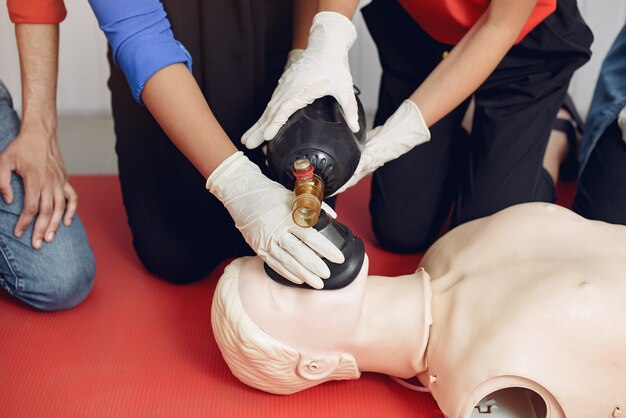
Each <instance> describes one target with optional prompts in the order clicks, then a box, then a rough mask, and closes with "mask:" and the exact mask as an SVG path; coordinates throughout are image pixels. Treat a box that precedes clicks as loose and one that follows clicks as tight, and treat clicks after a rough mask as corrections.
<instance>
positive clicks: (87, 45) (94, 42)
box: [0, 0, 626, 116]
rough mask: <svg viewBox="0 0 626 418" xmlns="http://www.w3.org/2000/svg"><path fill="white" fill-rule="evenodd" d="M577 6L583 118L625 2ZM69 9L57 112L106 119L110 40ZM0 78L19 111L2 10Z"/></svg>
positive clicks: (80, 4) (363, 70) (374, 72)
mask: <svg viewBox="0 0 626 418" xmlns="http://www.w3.org/2000/svg"><path fill="white" fill-rule="evenodd" d="M3 3H4V2H3ZM361 3H362V4H366V3H368V1H367V0H365V1H362V2H361ZM579 5H580V9H581V12H582V13H583V16H585V18H586V19H587V22H588V23H589V25H590V26H591V28H592V30H593V31H594V34H595V38H596V41H595V42H594V44H593V47H592V49H593V52H594V55H593V58H592V60H591V61H590V62H589V63H588V64H587V65H585V66H584V67H583V68H582V69H581V70H580V71H579V72H578V73H577V74H576V76H575V78H574V80H573V82H572V86H571V92H572V94H573V96H574V99H575V100H576V103H577V104H578V106H579V108H580V110H581V111H582V112H583V113H585V112H586V110H587V108H588V105H589V102H590V100H591V94H592V93H593V88H594V85H595V80H596V78H597V74H598V70H599V67H600V63H601V61H602V58H603V57H604V55H605V54H606V51H607V50H608V48H609V46H610V43H611V42H612V40H613V38H614V37H615V35H616V34H617V32H618V31H619V29H620V28H621V26H622V25H623V24H624V22H625V21H626V1H624V0H579ZM66 6H67V9H68V17H67V19H66V21H65V22H64V23H63V24H62V26H61V56H60V75H59V113H60V115H61V116H63V115H94V114H98V115H99V114H108V113H110V109H109V93H108V89H107V87H106V79H107V77H108V65H107V63H106V59H105V53H106V41H105V39H104V36H103V35H102V34H101V32H100V30H99V29H98V27H97V23H96V20H95V18H94V16H93V13H92V12H91V10H90V9H89V5H88V3H87V1H86V0H66ZM390 24H392V22H390ZM355 25H356V26H357V30H358V32H359V39H358V41H357V42H356V44H355V46H354V47H353V50H352V51H351V64H352V67H353V70H352V71H353V75H354V78H355V83H356V84H357V85H358V86H360V87H361V89H362V91H363V96H362V99H363V102H364V104H365V106H366V109H367V111H368V112H369V113H372V112H373V111H374V110H375V108H376V98H377V90H378V82H379V77H380V67H379V64H378V58H377V55H376V50H375V48H374V45H373V43H372V41H371V39H370V37H369V33H368V32H367V29H366V28H365V25H364V23H363V21H362V18H361V15H360V14H357V16H356V17H355ZM0 78H2V79H3V80H4V82H5V83H6V84H7V85H8V87H9V89H10V90H11V91H12V93H13V95H14V99H15V102H16V105H17V106H18V107H19V103H20V95H19V67H18V61H17V51H16V49H15V41H14V35H13V25H12V24H11V23H10V22H9V20H8V16H7V13H6V8H5V7H3V6H1V7H0Z"/></svg>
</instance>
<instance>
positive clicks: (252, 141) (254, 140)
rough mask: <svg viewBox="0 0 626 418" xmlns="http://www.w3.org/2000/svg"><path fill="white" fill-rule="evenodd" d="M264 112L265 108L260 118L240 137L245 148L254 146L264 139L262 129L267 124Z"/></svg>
mask: <svg viewBox="0 0 626 418" xmlns="http://www.w3.org/2000/svg"><path fill="white" fill-rule="evenodd" d="M266 112H267V110H266V111H265V112H264V113H263V115H262V116H261V118H260V119H259V120H258V121H257V122H256V123H255V124H254V125H252V127H251V128H250V129H248V130H247V131H246V132H245V133H244V134H243V136H242V137H241V143H242V144H243V145H245V146H246V148H248V149H253V148H256V147H258V146H259V145H261V144H262V143H263V142H264V141H265V140H264V139H263V131H264V130H265V125H266V124H267V121H266V119H267V118H266V116H265V113H266Z"/></svg>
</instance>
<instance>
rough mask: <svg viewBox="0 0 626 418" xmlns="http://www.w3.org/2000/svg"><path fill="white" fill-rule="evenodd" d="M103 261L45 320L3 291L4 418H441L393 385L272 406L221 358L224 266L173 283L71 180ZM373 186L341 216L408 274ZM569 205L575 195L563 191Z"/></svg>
mask: <svg viewBox="0 0 626 418" xmlns="http://www.w3.org/2000/svg"><path fill="white" fill-rule="evenodd" d="M72 183H73V185H74V186H75V188H76V190H77V192H78V194H79V196H80V215H81V217H82V220H83V222H84V224H85V227H86V228H87V232H88V235H89V238H90V241H91V245H92V246H93V249H94V251H95V254H96V262H97V276H96V282H95V285H94V289H93V291H92V292H91V294H90V295H89V296H88V297H87V299H86V300H85V301H84V302H83V303H82V304H81V305H80V306H78V307H77V308H75V309H72V310H69V311H65V312H56V313H41V312H37V311H35V310H33V309H31V308H28V307H26V306H24V305H23V304H20V303H19V302H16V301H14V300H13V299H11V298H9V297H8V296H7V295H6V293H5V292H2V291H0V312H1V313H0V417H11V418H19V417H63V418H70V417H103V418H104V417H159V416H162V417H329V418H332V417H384V416H389V417H394V418H401V417H412V418H420V417H422V418H430V417H442V414H441V412H440V411H439V410H438V408H437V405H436V404H435V402H434V401H433V399H432V398H431V397H430V395H428V394H423V393H417V392H413V391H410V390H407V389H405V388H402V387H400V386H399V385H398V384H396V383H394V382H393V381H391V380H390V379H389V378H388V377H386V376H382V375H375V374H365V375H364V376H363V377H362V378H361V379H359V380H356V381H347V382H331V383H327V384H323V385H321V386H318V387H316V388H313V389H311V390H308V391H305V392H302V393H299V394H295V395H292V396H275V395H269V394H266V393H263V392H259V391H257V390H254V389H251V388H249V387H246V386H245V385H243V384H242V383H240V382H239V381H238V380H237V379H235V378H234V377H233V376H232V375H231V373H230V371H229V370H228V368H227V367H226V364H225V363H224V361H223V360H222V357H221V355H220V353H219V350H218V349H217V346H216V344H215V342H214V340H213V335H212V333H211V325H210V304H211V298H212V296H213V291H214V289H215V284H216V281H217V279H218V278H219V276H220V274H221V273H222V270H223V268H224V264H225V263H224V264H222V265H221V266H220V267H219V268H218V269H217V270H216V271H214V272H213V273H212V274H211V275H210V276H209V277H208V278H207V279H206V280H203V281H201V282H199V283H195V284H192V285H187V286H174V285H170V284H168V283H166V282H164V281H163V280H160V279H158V278H156V277H154V276H152V275H150V274H149V273H147V272H146V271H145V270H144V269H143V267H142V266H141V264H140V263H139V260H138V259H137V257H136V256H135V254H134V252H133V249H132V246H131V236H130V231H129V229H128V227H127V224H126V215H125V213H124V209H123V207H122V201H121V194H120V188H119V183H118V180H117V178H116V177H112V176H84V177H74V178H73V179H72ZM369 187H370V181H369V179H366V180H365V181H362V182H361V183H360V184H359V185H357V186H356V187H354V188H352V189H350V190H348V191H347V192H346V193H345V194H344V195H343V196H342V197H341V198H340V199H339V203H338V208H337V211H338V213H339V215H340V218H341V220H342V221H343V222H345V223H346V224H348V225H349V226H350V227H351V228H352V230H353V232H354V233H355V234H356V235H357V236H360V237H361V238H363V240H364V241H365V243H366V249H367V252H368V254H369V257H370V266H371V267H370V272H371V273H372V274H384V275H390V276H393V275H399V274H407V273H411V272H413V271H414V270H415V267H416V266H417V264H418V262H419V259H420V255H397V254H391V253H388V252H385V251H383V250H381V249H380V248H378V247H377V246H376V244H375V243H374V239H373V235H372V232H371V229H370V226H369V213H368V209H367V208H368V196H369ZM559 191H560V192H561V195H562V200H561V202H560V203H561V204H564V205H566V206H569V203H570V202H571V198H572V195H573V191H574V188H573V186H566V187H565V188H563V187H561V188H560V189H559Z"/></svg>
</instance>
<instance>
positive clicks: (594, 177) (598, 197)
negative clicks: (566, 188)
mask: <svg viewBox="0 0 626 418" xmlns="http://www.w3.org/2000/svg"><path fill="white" fill-rule="evenodd" d="M625 106H626V25H624V27H623V28H622V30H621V32H620V33H619V35H618V36H617V38H616V39H615V42H614V43H613V46H611V49H610V50H609V53H608V54H607V56H606V58H605V59H604V62H603V63H602V70H601V71H600V76H599V77H598V83H597V84H596V89H595V92H594V95H593V100H592V101H591V107H590V108H589V114H588V115H587V121H586V122H585V133H584V135H583V139H582V144H581V152H580V157H579V158H580V173H579V177H578V188H577V191H576V197H575V198H574V206H573V209H574V211H576V212H578V213H579V214H580V215H582V216H584V217H585V218H589V219H595V220H600V221H605V222H609V223H614V224H622V225H626V144H625V143H624V141H623V139H622V132H621V131H620V129H619V126H618V124H617V118H618V115H619V113H620V111H621V110H622V109H623V108H624V107H625Z"/></svg>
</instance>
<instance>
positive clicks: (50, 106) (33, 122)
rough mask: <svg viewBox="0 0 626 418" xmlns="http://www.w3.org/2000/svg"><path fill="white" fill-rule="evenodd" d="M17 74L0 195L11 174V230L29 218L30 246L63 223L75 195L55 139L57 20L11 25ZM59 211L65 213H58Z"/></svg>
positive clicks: (7, 194)
mask: <svg viewBox="0 0 626 418" xmlns="http://www.w3.org/2000/svg"><path fill="white" fill-rule="evenodd" d="M15 35H16V39H17V47H18V51H19V56H20V69H21V78H22V107H23V117H22V123H21V125H20V131H19V134H18V136H17V137H16V138H15V140H13V141H12V142H11V144H9V146H8V147H7V148H6V149H5V150H4V151H3V152H2V154H0V193H2V196H3V198H4V200H5V201H6V202H7V203H9V204H10V203H12V201H13V190H12V188H11V173H12V172H16V173H17V174H19V175H20V176H21V177H22V179H23V181H24V208H23V210H22V213H21V215H20V217H19V219H18V221H17V224H16V226H15V230H14V233H15V235H16V236H21V235H22V233H23V232H24V230H25V229H26V227H27V226H28V224H29V223H30V222H31V221H32V219H33V217H34V216H35V215H37V216H38V217H37V221H36V222H35V226H34V230H33V237H32V245H33V247H35V248H41V245H42V242H43V239H45V240H46V241H48V242H50V241H52V239H53V238H54V234H55V232H56V230H57V228H58V226H59V223H60V221H61V219H62V218H64V223H65V224H66V225H69V224H70V222H71V220H72V217H73V216H74V214H75V212H76V204H77V196H76V193H75V192H74V190H73V189H72V187H71V186H70V184H69V183H68V182H67V175H66V173H65V167H64V165H63V160H62V159H61V155H60V152H59V149H58V144H57V138H56V127H57V116H56V83H57V68H58V42H59V25H58V24H27V23H20V24H16V25H15ZM64 215H65V216H64Z"/></svg>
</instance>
